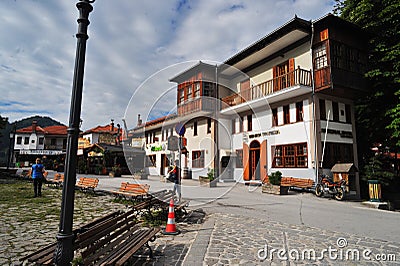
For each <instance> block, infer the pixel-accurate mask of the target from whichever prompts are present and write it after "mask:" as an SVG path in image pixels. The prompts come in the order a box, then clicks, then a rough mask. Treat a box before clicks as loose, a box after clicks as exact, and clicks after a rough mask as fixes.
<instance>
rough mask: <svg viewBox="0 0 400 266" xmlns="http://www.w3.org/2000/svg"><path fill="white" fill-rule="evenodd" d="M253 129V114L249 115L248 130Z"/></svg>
mask: <svg viewBox="0 0 400 266" xmlns="http://www.w3.org/2000/svg"><path fill="white" fill-rule="evenodd" d="M252 130H253V116H252V115H248V116H247V131H252Z"/></svg>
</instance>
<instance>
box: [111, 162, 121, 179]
mask: <svg viewBox="0 0 400 266" xmlns="http://www.w3.org/2000/svg"><path fill="white" fill-rule="evenodd" d="M109 176H110V177H120V176H121V167H120V165H119V164H117V165H114V166H113V167H112V168H111V171H110V173H109Z"/></svg>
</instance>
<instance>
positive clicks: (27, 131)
mask: <svg viewBox="0 0 400 266" xmlns="http://www.w3.org/2000/svg"><path fill="white" fill-rule="evenodd" d="M15 132H16V133H24V134H31V133H32V126H29V127H24V128H21V129H17V130H16V131H15ZM36 132H38V133H41V134H45V131H44V129H43V128H41V127H40V126H36Z"/></svg>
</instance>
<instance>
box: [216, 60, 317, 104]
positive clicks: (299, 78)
mask: <svg viewBox="0 0 400 266" xmlns="http://www.w3.org/2000/svg"><path fill="white" fill-rule="evenodd" d="M296 85H304V86H311V71H309V70H304V69H301V68H300V67H299V68H297V69H295V70H293V71H291V72H288V73H287V74H285V75H282V76H278V77H276V78H273V79H271V80H267V81H266V82H263V83H260V84H257V85H255V86H252V87H251V88H248V89H245V90H242V91H241V92H239V93H234V94H232V95H229V96H227V97H224V98H222V101H223V102H224V103H225V104H223V107H222V108H227V107H229V106H235V105H238V104H241V103H244V102H247V101H251V100H255V99H258V98H262V97H264V96H267V95H270V94H273V93H275V92H278V91H281V90H283V89H286V88H289V87H292V86H296Z"/></svg>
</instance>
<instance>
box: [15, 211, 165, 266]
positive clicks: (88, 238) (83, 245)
mask: <svg viewBox="0 0 400 266" xmlns="http://www.w3.org/2000/svg"><path fill="white" fill-rule="evenodd" d="M159 230H160V229H159V228H144V227H142V226H141V225H140V224H137V219H136V216H135V214H134V210H130V211H128V212H122V211H116V212H113V213H111V214H109V215H106V216H104V217H101V218H99V219H96V220H95V221H93V222H91V223H88V224H86V225H84V226H82V227H80V228H79V229H76V230H74V235H75V240H74V245H73V249H74V251H75V253H76V254H80V256H81V260H80V261H81V263H82V265H122V264H124V263H125V262H127V261H129V259H130V258H131V257H132V255H133V254H134V253H136V252H137V251H138V250H139V249H140V248H141V247H143V246H146V247H147V248H148V249H149V256H150V257H152V250H151V247H150V245H149V242H152V241H154V240H155V236H156V234H157V233H158V232H159ZM55 249H56V243H54V244H51V245H49V246H46V247H44V248H42V249H40V250H38V251H36V252H34V253H32V254H29V255H27V256H25V257H23V258H21V259H20V261H25V260H28V262H30V263H36V264H39V265H53V254H54V251H55ZM80 265H81V264H80Z"/></svg>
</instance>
